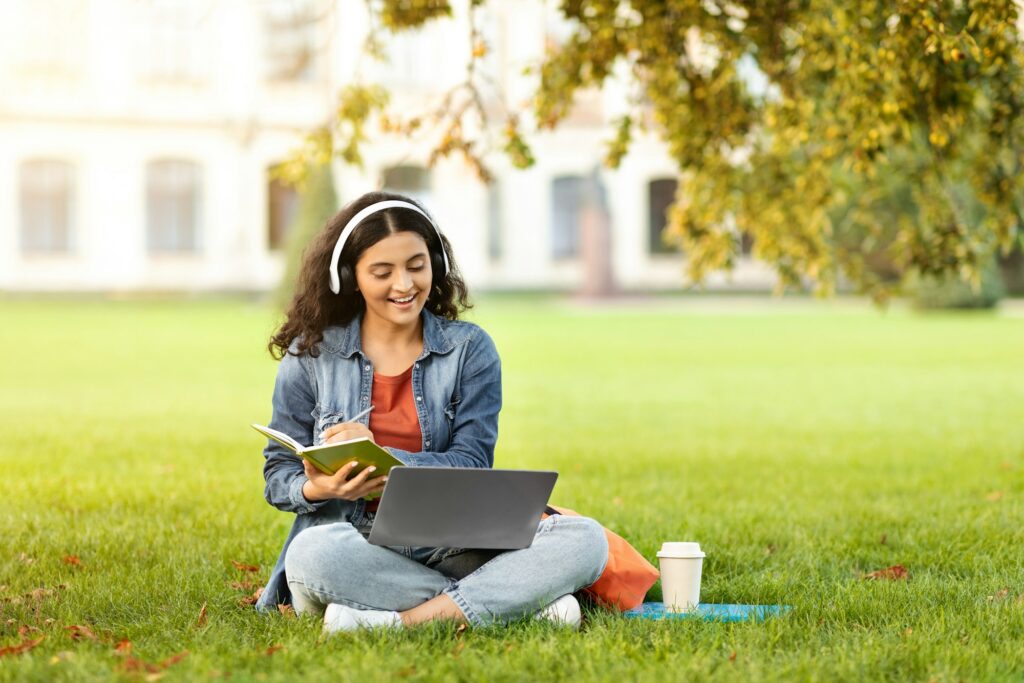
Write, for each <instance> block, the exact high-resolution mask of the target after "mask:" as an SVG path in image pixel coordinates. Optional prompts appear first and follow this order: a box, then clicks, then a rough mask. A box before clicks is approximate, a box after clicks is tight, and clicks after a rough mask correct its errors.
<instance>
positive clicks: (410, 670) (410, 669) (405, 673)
mask: <svg viewBox="0 0 1024 683" xmlns="http://www.w3.org/2000/svg"><path fill="white" fill-rule="evenodd" d="M414 673H416V667H414V666H407V667H405V668H404V669H399V670H398V671H396V672H395V675H396V676H401V677H402V678H408V677H409V676H412V675H413V674H414Z"/></svg>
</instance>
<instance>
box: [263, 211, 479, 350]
mask: <svg viewBox="0 0 1024 683" xmlns="http://www.w3.org/2000/svg"><path fill="white" fill-rule="evenodd" d="M388 199H398V200H401V201H405V202H409V203H411V204H414V205H416V206H420V208H422V206H421V205H420V204H419V202H416V201H414V200H412V199H409V198H408V197H404V196H402V195H399V194H393V193H390V192H368V193H366V194H364V195H363V196H362V197H359V198H358V199H356V200H354V201H352V202H350V203H349V204H348V205H346V206H345V207H343V208H342V209H341V211H339V212H338V213H337V214H335V215H334V217H333V218H331V219H330V220H328V221H327V223H326V225H324V228H323V230H321V231H320V232H319V234H317V235H316V236H315V237H314V238H313V240H312V241H311V242H310V243H309V246H308V247H306V250H305V252H304V253H303V255H302V268H301V270H300V271H299V276H298V281H297V282H296V287H295V295H294V296H293V297H292V300H291V303H290V304H289V305H288V309H287V313H286V318H285V321H284V323H283V324H282V325H281V327H280V328H278V330H277V332H276V333H274V335H273V336H272V337H271V338H270V343H269V344H267V350H268V351H270V355H271V356H273V357H274V358H276V359H281V358H284V356H285V354H287V353H292V354H293V355H296V356H301V355H303V354H309V355H310V356H314V357H315V356H317V355H319V354H318V351H317V348H316V345H317V344H319V343H320V342H321V341H322V340H323V338H324V330H325V329H326V328H328V327H330V326H331V325H345V324H347V323H349V322H351V321H352V320H353V319H354V318H355V317H356V316H359V315H362V313H363V311H365V310H366V301H365V300H364V299H363V295H362V294H360V293H359V292H358V291H356V292H352V293H351V294H349V295H346V292H345V290H344V288H343V289H342V292H341V293H340V294H335V293H334V292H332V291H331V288H330V273H329V270H330V266H331V254H332V252H333V251H334V245H335V243H336V242H337V241H338V236H339V235H340V234H341V231H342V229H343V228H344V227H345V225H346V224H347V223H348V222H349V220H350V219H351V218H352V217H353V216H355V215H356V214H357V213H359V212H360V211H361V210H363V209H364V208H366V207H367V206H369V205H371V204H376V203H377V202H382V201H385V200H388ZM425 211H426V209H424V212H425ZM401 231H409V232H414V233H416V234H418V235H419V236H420V237H422V238H423V239H424V241H425V242H426V243H427V249H428V251H429V252H430V253H431V254H439V253H440V249H442V248H443V249H445V250H446V251H447V253H448V266H449V267H448V274H447V275H443V276H442V274H441V273H442V271H439V270H438V269H437V268H434V280H433V283H432V285H431V288H430V295H429V296H428V297H427V303H426V305H425V306H426V309H427V310H428V311H430V312H431V313H434V314H436V315H438V316H441V317H443V318H447V319H448V320H458V317H459V314H460V313H461V312H462V311H465V310H467V309H469V308H472V304H471V303H470V302H469V292H468V290H467V289H466V283H465V282H463V280H462V275H461V273H460V272H459V267H458V266H457V265H456V263H455V258H454V256H453V254H452V248H451V244H450V243H449V242H448V238H446V237H445V236H444V235H443V234H442V235H440V236H439V235H438V233H437V232H436V231H435V230H434V228H433V226H432V225H431V224H430V222H429V221H428V220H427V219H426V218H424V217H423V216H422V215H420V214H418V213H416V212H415V211H413V210H411V209H403V208H390V209H384V210H383V211H378V212H377V213H375V214H372V215H371V216H369V217H368V218H366V219H365V220H363V221H362V222H361V223H360V224H359V227H358V228H357V229H356V230H354V231H353V232H352V234H351V235H350V236H349V238H348V240H347V241H346V242H345V247H344V248H343V249H342V250H341V258H340V259H339V262H338V270H339V271H340V270H341V269H342V267H343V266H348V268H349V269H350V270H349V272H352V273H354V272H355V266H356V263H358V262H359V258H360V257H361V256H362V255H363V252H365V251H366V250H367V249H368V248H370V247H371V246H373V245H374V244H376V243H377V242H379V241H380V240H382V239H384V238H385V237H387V236H388V235H391V234H394V233H396V232H401ZM439 238H440V241H439ZM442 243H443V247H442ZM432 261H433V262H436V261H435V260H434V259H432ZM296 339H298V340H299V342H298V346H297V348H296V350H295V351H290V350H289V349H290V347H291V345H292V342H293V341H295V340H296Z"/></svg>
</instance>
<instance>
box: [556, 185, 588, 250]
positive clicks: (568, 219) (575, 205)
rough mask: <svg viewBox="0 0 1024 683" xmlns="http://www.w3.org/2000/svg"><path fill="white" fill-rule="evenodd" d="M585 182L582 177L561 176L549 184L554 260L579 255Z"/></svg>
mask: <svg viewBox="0 0 1024 683" xmlns="http://www.w3.org/2000/svg"><path fill="white" fill-rule="evenodd" d="M585 182H586V181H585V179H584V178H583V177H582V176H563V177H560V178H555V179H554V180H553V181H552V183H551V256H552V258H554V259H556V260H557V259H567V258H573V257H575V256H578V255H579V251H580V218H581V214H582V210H583V190H584V187H583V185H584V183H585Z"/></svg>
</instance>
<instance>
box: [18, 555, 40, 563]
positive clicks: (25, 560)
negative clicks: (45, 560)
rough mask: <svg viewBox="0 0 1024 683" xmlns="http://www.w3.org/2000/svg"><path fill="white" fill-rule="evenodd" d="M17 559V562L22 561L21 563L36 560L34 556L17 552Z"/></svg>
mask: <svg viewBox="0 0 1024 683" xmlns="http://www.w3.org/2000/svg"><path fill="white" fill-rule="evenodd" d="M18 561H19V562H22V563H24V564H32V563H33V562H35V561H36V558H34V557H29V556H28V555H26V554H25V553H19V554H18Z"/></svg>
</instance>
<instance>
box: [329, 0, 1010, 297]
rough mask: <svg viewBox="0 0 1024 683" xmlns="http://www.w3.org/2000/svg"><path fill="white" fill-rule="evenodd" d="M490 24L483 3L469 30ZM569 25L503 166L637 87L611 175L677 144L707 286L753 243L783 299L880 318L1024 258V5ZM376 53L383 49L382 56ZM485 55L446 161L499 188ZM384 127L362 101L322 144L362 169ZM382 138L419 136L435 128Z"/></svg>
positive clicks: (698, 264)
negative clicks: (814, 296)
mask: <svg viewBox="0 0 1024 683" xmlns="http://www.w3.org/2000/svg"><path fill="white" fill-rule="evenodd" d="M491 1H492V2H496V1H497V0H491ZM483 4H484V2H483V1H482V0H470V3H469V5H470V12H471V13H473V12H475V11H476V10H477V9H479V7H480V6H482V5H483ZM368 7H370V9H371V12H372V13H373V14H374V16H375V17H376V18H377V20H378V26H379V27H383V30H390V31H400V30H406V29H409V28H413V27H417V26H420V25H422V24H423V23H425V22H427V21H431V20H434V19H437V18H439V17H446V16H450V15H451V12H452V8H451V7H450V6H449V3H448V2H447V1H446V0H371V1H370V2H369V3H368ZM558 9H559V12H560V13H561V15H562V16H563V17H564V19H565V20H566V21H567V23H568V25H569V27H570V32H569V35H568V38H567V39H565V40H564V41H562V42H561V43H560V44H558V45H555V46H552V47H551V48H550V49H549V50H548V51H547V53H546V54H545V56H544V57H543V61H542V63H541V64H539V65H538V70H537V73H538V74H539V80H538V83H537V89H536V93H535V97H534V98H533V101H532V104H531V109H530V111H527V112H510V113H509V115H508V119H507V121H506V123H505V125H504V126H502V131H503V133H502V134H503V135H504V141H503V144H502V145H501V146H502V147H503V148H504V150H505V152H506V153H508V154H509V156H510V157H511V159H512V161H513V163H515V164H516V165H517V166H520V167H523V166H528V165H529V164H531V163H533V153H532V151H531V150H530V148H529V145H528V143H527V141H526V140H527V138H528V136H526V135H525V133H524V129H529V128H536V129H551V128H555V127H557V126H558V125H559V123H560V122H561V121H563V120H564V119H565V117H566V116H567V114H568V113H569V112H570V110H571V108H572V104H573V98H574V96H575V94H576V93H577V92H578V91H579V90H581V89H583V88H592V87H601V86H602V85H604V84H605V82H606V81H607V80H608V79H612V78H614V79H624V80H625V81H626V83H627V85H628V87H629V90H630V92H631V93H632V94H631V97H630V107H629V110H628V111H629V113H627V114H625V115H624V116H622V117H621V118H619V119H617V120H616V121H614V122H613V129H612V130H611V131H610V137H609V143H608V148H607V153H606V163H607V164H608V165H610V166H612V167H614V166H617V165H618V163H619V161H620V160H621V159H622V158H623V156H624V155H625V154H627V153H628V150H629V146H630V143H631V141H632V139H633V138H634V135H635V134H636V132H637V131H638V129H642V130H647V129H653V130H654V131H655V132H656V133H657V134H658V135H659V136H660V137H661V138H662V139H663V140H664V141H665V143H666V144H667V146H668V149H669V152H670V154H671V156H672V158H673V159H674V161H675V162H676V164H677V165H678V168H679V180H680V183H679V192H678V195H677V198H676V202H675V204H674V206H673V207H672V209H671V211H670V216H669V219H670V220H669V227H668V229H667V232H668V233H669V236H670V237H672V238H674V239H675V240H676V241H678V242H679V243H680V244H681V245H682V247H683V249H684V251H685V253H686V258H687V267H688V269H689V272H690V275H691V276H692V277H693V278H694V279H695V280H697V281H699V280H701V279H702V278H703V277H704V276H706V275H707V274H708V273H709V272H711V271H713V270H715V269H720V268H728V267H730V266H731V265H732V263H733V261H734V259H735V258H736V255H737V253H738V248H739V244H740V237H741V235H742V234H743V233H746V234H747V235H749V236H751V237H753V238H754V255H755V256H756V257H757V258H759V259H761V260H763V261H765V262H766V263H768V264H770V265H772V266H773V267H774V268H775V269H776V270H777V271H778V273H779V275H780V276H781V281H782V283H783V284H786V285H789V284H793V285H795V284H800V283H804V282H809V283H811V284H813V286H814V287H815V288H816V289H817V290H818V291H820V292H823V293H829V292H831V291H833V289H834V287H835V286H836V284H837V282H838V281H840V280H841V279H843V278H845V279H847V280H849V281H850V282H852V283H854V284H855V285H857V286H858V288H859V289H860V290H862V291H866V292H869V293H871V294H872V295H874V296H875V297H876V298H879V299H882V298H884V297H885V296H887V294H888V292H889V290H890V288H891V286H892V285H893V284H894V282H895V281H898V280H899V278H901V277H903V276H905V275H907V274H917V275H925V276H928V275H933V276H945V275H956V276H959V277H963V278H965V279H971V278H977V277H978V274H979V273H980V272H981V269H982V267H983V266H984V265H985V264H986V263H987V262H988V261H990V260H991V258H992V255H993V253H994V252H995V251H996V250H997V249H1002V250H1004V251H1008V250H1009V249H1010V248H1011V247H1012V246H1013V245H1014V243H1015V242H1017V241H1019V240H1020V235H1021V215H1022V211H1021V209H1022V196H1024V193H1022V190H1024V174H1022V173H1021V155H1022V151H1024V145H1022V132H1024V123H1022V116H1021V114H1022V105H1024V72H1022V65H1024V51H1022V44H1021V37H1020V31H1019V29H1018V25H1017V19H1018V7H1017V5H1016V3H1015V2H1014V0H983V1H972V0H894V1H889V2H882V1H879V0H845V1H844V2H827V1H824V0H731V1H729V2H723V1H722V0H562V2H561V3H560V4H559V6H558ZM471 31H475V28H473V24H472V22H471ZM367 44H368V49H370V50H371V51H373V50H375V49H379V47H380V43H379V42H378V41H377V40H375V39H373V37H372V36H371V39H370V40H368V41H367ZM470 46H471V52H472V54H470V55H467V57H468V63H469V69H468V70H467V82H466V83H465V84H462V85H461V86H460V88H463V89H464V91H465V92H466V93H469V94H470V95H471V96H469V97H466V98H464V100H463V101H464V102H465V103H466V104H464V105H461V106H456V105H453V102H456V101H457V100H455V99H452V98H449V99H448V100H447V101H446V104H445V107H446V108H445V109H444V110H443V111H440V112H436V113H435V115H434V119H435V120H436V121H442V122H443V123H444V134H443V136H441V138H440V142H439V143H438V147H437V150H436V153H435V155H434V158H437V157H439V156H445V155H448V154H451V153H456V152H457V153H461V154H462V155H463V156H464V157H465V158H466V159H467V160H469V161H470V162H471V163H473V164H474V166H476V167H477V169H478V172H479V173H480V175H481V176H482V177H484V178H486V177H487V175H488V172H487V169H486V165H485V164H484V163H483V160H482V154H481V152H480V151H479V150H480V147H479V145H478V142H479V141H478V140H474V139H472V136H468V135H465V134H464V133H463V131H464V130H467V127H466V126H464V125H463V123H464V119H465V118H466V116H468V115H469V114H470V113H472V112H473V111H474V109H476V110H477V113H478V114H479V115H480V116H481V117H483V116H484V114H483V112H482V107H476V106H474V99H476V103H475V104H477V105H479V98H474V96H472V95H473V94H474V93H475V91H474V83H473V79H474V71H473V64H474V61H475V60H477V59H479V58H480V57H481V56H482V55H483V54H485V53H486V49H487V46H486V45H485V44H484V43H483V42H482V41H481V40H480V39H479V34H475V33H474V35H472V36H471V41H470ZM386 107H387V97H386V94H384V93H382V92H381V90H380V88H379V87H378V86H372V85H366V86H353V87H350V88H349V89H348V90H347V91H346V93H345V94H344V96H343V97H342V103H341V106H340V108H339V117H338V120H337V121H336V122H335V123H334V126H335V127H334V129H333V135H328V136H326V141H325V143H324V144H328V145H334V150H335V151H336V153H338V154H340V155H341V156H342V157H343V158H345V159H346V160H348V161H355V162H358V160H359V156H358V145H359V143H360V142H362V141H363V140H365V135H366V132H365V123H366V121H367V118H368V117H369V116H370V115H371V114H372V113H374V112H375V111H376V112H381V113H383V112H385V110H386ZM382 120H383V121H384V127H385V129H386V130H389V131H392V132H394V131H399V132H406V133H412V132H413V131H415V130H416V129H417V128H418V127H419V126H420V125H422V122H423V117H421V116H412V117H406V118H405V119H400V118H395V117H393V116H389V115H386V114H385V115H383V116H382ZM485 127H486V126H485ZM489 127H490V128H494V126H493V125H492V126H489ZM880 254H881V258H882V260H883V261H885V263H886V264H888V267H887V269H882V270H881V271H880V270H879V269H878V268H877V267H875V265H876V263H877V262H878V260H879V255H880ZM887 273H888V276H887ZM893 273H895V274H896V277H895V278H893V277H892V274H893Z"/></svg>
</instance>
